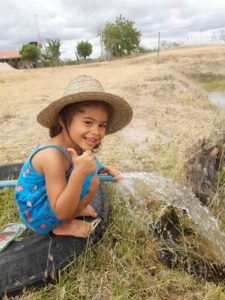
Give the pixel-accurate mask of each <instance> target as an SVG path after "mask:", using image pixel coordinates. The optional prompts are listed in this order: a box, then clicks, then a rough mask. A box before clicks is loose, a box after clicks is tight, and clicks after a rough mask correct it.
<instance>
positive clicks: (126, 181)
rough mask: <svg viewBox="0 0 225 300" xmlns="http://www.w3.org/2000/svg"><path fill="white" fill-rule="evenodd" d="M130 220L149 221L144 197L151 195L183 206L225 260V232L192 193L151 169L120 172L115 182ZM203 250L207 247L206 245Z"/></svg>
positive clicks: (222, 260) (169, 204) (201, 233)
mask: <svg viewBox="0 0 225 300" xmlns="http://www.w3.org/2000/svg"><path fill="white" fill-rule="evenodd" d="M117 190H118V191H120V192H121V193H122V195H123V199H124V201H125V203H126V206H127V208H128V211H129V213H130V214H131V215H132V218H133V220H134V221H136V222H139V223H142V224H143V223H145V224H147V223H148V222H151V216H150V214H149V210H148V208H147V202H146V200H147V199H149V198H150V197H154V198H156V199H158V200H159V201H160V202H162V203H163V204H164V205H165V206H173V207H176V208H178V209H181V210H184V211H185V212H186V213H187V215H188V217H189V218H190V219H191V220H192V222H193V223H194V224H195V225H196V231H197V232H198V233H199V235H200V236H201V237H203V238H204V239H205V240H206V241H208V242H209V244H210V245H211V248H213V249H211V250H213V252H214V255H215V256H216V257H217V258H218V260H219V261H221V262H223V263H224V262H225V251H224V250H225V234H224V233H223V232H221V231H220V229H219V226H218V223H217V221H216V219H215V218H214V217H213V216H212V215H211V213H210V212H209V210H208V209H207V207H205V206H202V205H201V204H200V201H199V200H198V199H197V198H196V196H195V195H194V193H193V192H192V191H191V190H190V189H189V188H187V187H185V186H183V185H180V184H178V183H176V182H174V181H172V180H171V179H168V178H165V177H162V176H159V175H156V174H153V173H124V174H123V179H122V180H121V182H120V183H119V184H118V185H117ZM206 251H207V249H206Z"/></svg>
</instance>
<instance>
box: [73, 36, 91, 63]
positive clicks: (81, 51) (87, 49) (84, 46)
mask: <svg viewBox="0 0 225 300" xmlns="http://www.w3.org/2000/svg"><path fill="white" fill-rule="evenodd" d="M76 49H77V54H78V55H79V56H80V57H83V58H84V61H85V63H86V60H87V57H88V56H90V55H91V53H92V44H91V43H89V42H88V41H86V42H85V41H81V42H79V43H78V44H77V47H76Z"/></svg>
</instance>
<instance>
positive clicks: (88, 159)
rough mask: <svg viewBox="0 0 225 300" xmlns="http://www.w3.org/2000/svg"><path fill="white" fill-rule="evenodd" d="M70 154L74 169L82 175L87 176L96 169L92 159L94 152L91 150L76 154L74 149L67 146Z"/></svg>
mask: <svg viewBox="0 0 225 300" xmlns="http://www.w3.org/2000/svg"><path fill="white" fill-rule="evenodd" d="M67 151H68V152H70V154H71V156H72V161H73V163H74V165H75V166H76V168H75V170H76V171H78V172H79V173H81V174H82V175H83V176H85V177H86V176H87V175H89V174H91V173H93V172H94V171H95V170H96V162H95V160H94V154H93V153H92V152H91V150H86V151H84V153H83V154H82V155H78V154H77V152H76V151H75V149H73V148H68V149H67Z"/></svg>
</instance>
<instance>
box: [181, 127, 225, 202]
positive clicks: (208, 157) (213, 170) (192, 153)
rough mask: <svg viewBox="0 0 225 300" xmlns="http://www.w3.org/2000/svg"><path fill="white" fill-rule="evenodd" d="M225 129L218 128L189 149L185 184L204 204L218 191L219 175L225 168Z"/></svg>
mask: <svg viewBox="0 0 225 300" xmlns="http://www.w3.org/2000/svg"><path fill="white" fill-rule="evenodd" d="M224 150H225V130H217V131H215V132H213V133H212V134H211V136H210V137H209V138H207V139H203V140H200V141H199V142H198V143H197V144H196V145H194V146H192V147H191V148H190V149H189V150H188V151H187V157H188V159H187V161H186V163H185V184H186V185H188V186H189V187H191V189H192V190H193V192H194V193H195V194H196V196H197V197H198V198H199V199H200V200H201V202H202V203H203V204H206V205H208V204H209V203H210V202H211V201H212V199H213V197H214V196H215V195H216V193H217V191H218V183H219V175H220V172H221V171H223V169H224V168H225V158H224Z"/></svg>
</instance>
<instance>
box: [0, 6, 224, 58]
mask: <svg viewBox="0 0 225 300" xmlns="http://www.w3.org/2000/svg"><path fill="white" fill-rule="evenodd" d="M0 7H1V10H0V27H1V29H2V30H1V39H0V50H10V49H20V48H21V47H22V45H23V44H25V43H28V42H30V41H34V40H39V39H41V40H42V42H43V41H45V39H46V38H50V39H56V38H59V39H60V40H61V42H62V44H63V46H62V47H64V48H63V52H64V54H63V56H64V57H66V56H67V53H68V55H71V54H69V53H72V52H73V55H74V48H75V45H76V44H77V42H78V41H80V40H89V41H90V42H92V43H93V46H94V53H96V54H95V55H97V52H96V49H98V50H97V51H98V52H99V51H100V45H99V43H98V38H97V30H98V29H101V28H103V27H104V25H105V23H106V22H107V21H109V22H113V21H114V20H115V18H116V17H117V16H119V15H120V14H121V15H122V16H124V17H125V18H127V19H129V20H132V21H134V22H135V26H136V28H137V29H138V30H140V31H141V34H142V38H143V41H144V42H145V43H146V46H149V45H147V43H150V40H151V39H157V35H158V32H159V31H160V32H161V35H162V37H163V38H164V39H173V40H177V39H179V40H182V39H183V40H185V39H186V38H187V36H188V35H190V34H192V33H193V32H203V31H208V30H213V29H214V30H215V29H217V28H223V27H225V19H224V13H223V12H224V10H225V2H224V1H223V0H214V1H211V2H208V3H206V1H203V0H198V1H196V0H195V1H194V0H184V1H180V0H157V1H155V0H154V1H153V0H139V1H134V0H129V1H128V0H114V1H113V0H108V1H103V0H95V1H93V0H85V1H81V0H77V1H74V0H49V1H46V0H38V1H36V0H22V1H18V0H10V1H5V0H0ZM69 45H71V47H73V49H72V52H71V50H70V49H69V48H70V46H69Z"/></svg>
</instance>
